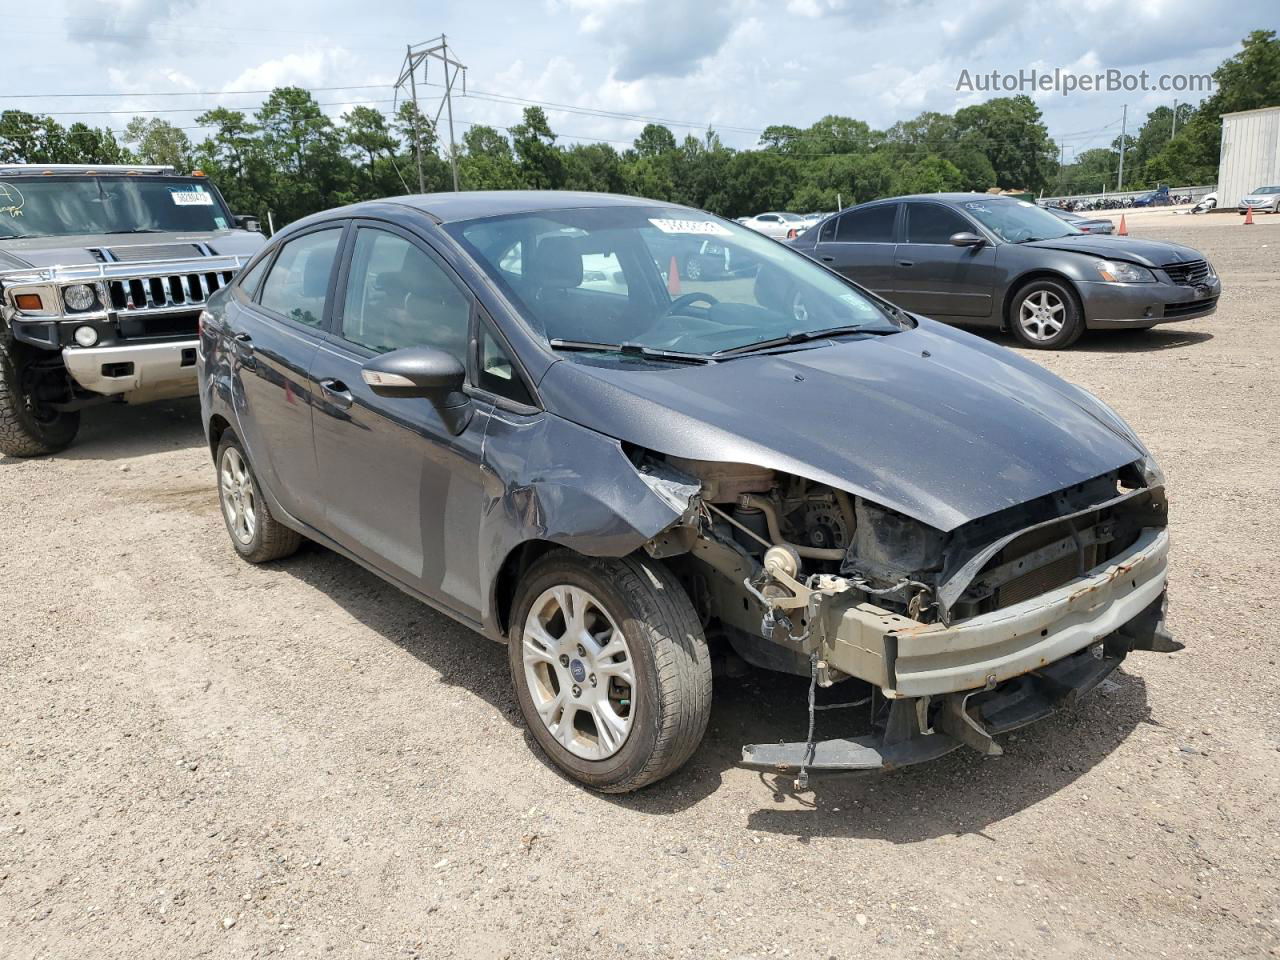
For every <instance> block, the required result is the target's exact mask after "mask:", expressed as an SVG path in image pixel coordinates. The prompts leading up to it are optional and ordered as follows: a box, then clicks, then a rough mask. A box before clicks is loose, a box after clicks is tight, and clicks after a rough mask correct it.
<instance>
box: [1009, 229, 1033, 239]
mask: <svg viewBox="0 0 1280 960" xmlns="http://www.w3.org/2000/svg"><path fill="white" fill-rule="evenodd" d="M1030 238H1031V231H1030V230H1029V229H1028V228H1027V227H1019V228H1018V229H1017V230H1010V231H1009V233H1008V235H1007V236H1006V237H1005V239H1006V240H1008V241H1009V242H1010V243H1021V242H1022V241H1023V240H1029V239H1030Z"/></svg>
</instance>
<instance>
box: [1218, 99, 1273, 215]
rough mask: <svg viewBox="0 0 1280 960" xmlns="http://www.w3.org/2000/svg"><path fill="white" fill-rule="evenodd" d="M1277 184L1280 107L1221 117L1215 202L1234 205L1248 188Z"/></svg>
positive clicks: (1224, 205)
mask: <svg viewBox="0 0 1280 960" xmlns="http://www.w3.org/2000/svg"><path fill="white" fill-rule="evenodd" d="M1271 184H1280V107H1267V108H1266V109H1263V110H1249V111H1246V112H1244V113H1228V114H1225V115H1224V116H1223V118H1222V156H1221V159H1220V160H1219V161H1218V206H1219V207H1220V208H1222V207H1234V206H1235V205H1236V204H1237V203H1239V202H1240V198H1241V197H1243V196H1244V195H1245V194H1246V193H1248V192H1249V191H1250V190H1254V189H1256V188H1258V187H1261V186H1268V185H1271Z"/></svg>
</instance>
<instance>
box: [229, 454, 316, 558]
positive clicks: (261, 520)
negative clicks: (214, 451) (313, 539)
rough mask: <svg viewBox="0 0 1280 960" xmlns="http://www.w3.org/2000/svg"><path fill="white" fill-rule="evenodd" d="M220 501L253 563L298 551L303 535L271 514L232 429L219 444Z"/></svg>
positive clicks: (234, 537) (234, 538) (237, 543)
mask: <svg viewBox="0 0 1280 960" xmlns="http://www.w3.org/2000/svg"><path fill="white" fill-rule="evenodd" d="M215 462H216V464H217V467H218V503H219V505H220V506H221V507H222V519H223V522H224V523H226V525H227V533H229V534H230V535H231V545H232V546H233V547H235V548H236V553H238V554H240V556H242V557H244V559H246V560H248V561H249V562H250V563H266V562H267V561H269V560H279V559H281V558H282V557H287V556H289V555H290V554H293V553H296V552H297V550H298V547H299V546H300V545H301V543H302V534H300V533H298V532H297V531H296V530H293V529H291V528H290V527H286V526H285V525H284V524H283V523H281V522H280V521H279V520H277V519H276V518H275V517H273V516H272V515H271V508H270V507H269V506H267V501H266V499H265V498H264V497H263V496H262V488H261V487H259V486H258V479H257V477H255V476H254V475H253V469H252V468H251V467H250V466H249V458H248V457H246V456H245V453H244V450H243V449H242V448H241V446H240V441H239V440H237V439H236V438H235V437H234V436H232V434H231V433H230V432H229V431H228V432H227V433H226V434H224V435H223V438H222V442H221V443H220V444H218V456H217V459H216V461H215Z"/></svg>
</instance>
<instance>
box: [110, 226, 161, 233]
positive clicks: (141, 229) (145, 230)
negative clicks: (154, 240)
mask: <svg viewBox="0 0 1280 960" xmlns="http://www.w3.org/2000/svg"><path fill="white" fill-rule="evenodd" d="M103 233H168V231H167V230H157V229H156V228H154V227H135V228H134V229H132V230H104V231H103Z"/></svg>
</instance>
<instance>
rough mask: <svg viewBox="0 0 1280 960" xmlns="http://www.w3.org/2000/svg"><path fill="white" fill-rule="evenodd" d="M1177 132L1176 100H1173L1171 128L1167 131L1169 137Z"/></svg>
mask: <svg viewBox="0 0 1280 960" xmlns="http://www.w3.org/2000/svg"><path fill="white" fill-rule="evenodd" d="M1177 132H1178V101H1177V100H1175V101H1173V129H1172V130H1171V131H1170V132H1169V139H1170V140H1172V139H1173V135H1174V134H1175V133H1177Z"/></svg>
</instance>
